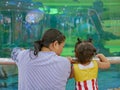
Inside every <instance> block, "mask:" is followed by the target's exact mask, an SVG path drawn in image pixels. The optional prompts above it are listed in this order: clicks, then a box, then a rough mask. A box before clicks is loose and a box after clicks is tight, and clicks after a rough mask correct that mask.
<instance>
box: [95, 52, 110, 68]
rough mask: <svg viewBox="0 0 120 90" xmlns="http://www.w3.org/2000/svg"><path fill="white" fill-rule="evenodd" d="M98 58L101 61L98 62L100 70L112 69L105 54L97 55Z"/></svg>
mask: <svg viewBox="0 0 120 90" xmlns="http://www.w3.org/2000/svg"><path fill="white" fill-rule="evenodd" d="M96 56H97V57H98V58H99V60H98V61H97V62H98V67H99V68H101V69H107V68H110V62H109V60H107V58H106V57H105V56H104V55H103V54H97V55H96Z"/></svg>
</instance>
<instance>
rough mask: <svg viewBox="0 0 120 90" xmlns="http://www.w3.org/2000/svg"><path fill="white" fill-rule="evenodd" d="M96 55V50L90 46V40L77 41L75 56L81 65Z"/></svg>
mask: <svg viewBox="0 0 120 90" xmlns="http://www.w3.org/2000/svg"><path fill="white" fill-rule="evenodd" d="M95 54H96V48H95V47H94V46H93V44H92V39H88V40H87V41H82V40H80V39H79V40H78V42H77V43H76V47H75V56H76V58H77V60H78V62H80V63H81V64H85V63H87V62H90V61H91V60H92V58H93V56H94V55H95Z"/></svg>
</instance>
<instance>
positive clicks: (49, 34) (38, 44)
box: [34, 29, 65, 55]
mask: <svg viewBox="0 0 120 90" xmlns="http://www.w3.org/2000/svg"><path fill="white" fill-rule="evenodd" d="M54 41H58V43H59V44H60V43H62V42H64V41H65V36H64V35H63V34H62V33H61V32H60V31H59V30H57V29H48V30H46V32H45V33H44V34H43V37H42V39H41V40H39V41H35V42H34V55H37V54H38V52H39V51H41V48H42V47H43V46H44V47H47V48H49V45H50V44H51V43H53V42H54Z"/></svg>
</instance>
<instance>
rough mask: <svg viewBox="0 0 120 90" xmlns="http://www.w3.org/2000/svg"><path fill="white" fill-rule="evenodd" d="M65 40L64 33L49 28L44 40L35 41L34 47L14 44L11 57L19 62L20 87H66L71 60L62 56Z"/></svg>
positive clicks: (31, 89)
mask: <svg viewBox="0 0 120 90" xmlns="http://www.w3.org/2000/svg"><path fill="white" fill-rule="evenodd" d="M64 44H65V36H64V35H63V34H62V33H61V32H60V31H58V30H56V29H49V30H47V31H46V32H45V33H44V35H43V37H42V39H41V40H39V41H35V43H34V50H29V49H28V50H22V49H21V48H14V49H13V51H12V59H13V60H14V61H15V62H16V64H17V66H18V78H19V79H18V80H19V81H18V89H19V90H65V86H66V82H67V79H68V78H69V75H70V71H71V64H70V61H69V60H68V59H67V58H65V57H62V56H60V54H61V52H62V50H63V47H64Z"/></svg>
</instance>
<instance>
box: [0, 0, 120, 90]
mask: <svg viewBox="0 0 120 90" xmlns="http://www.w3.org/2000/svg"><path fill="white" fill-rule="evenodd" d="M119 8H120V1H119V0H0V59H1V60H5V59H6V58H9V59H10V53H11V50H12V49H13V48H14V47H23V48H26V49H27V48H33V42H34V41H36V40H40V39H41V37H42V35H43V33H44V32H45V31H46V30H47V29H48V28H56V29H58V30H60V31H61V32H62V33H63V34H64V35H65V36H66V44H65V47H64V49H63V52H62V54H61V55H62V56H71V57H74V45H75V43H76V41H77V38H81V39H83V40H86V39H88V38H92V40H93V44H94V45H95V47H96V48H97V52H98V53H103V54H104V55H105V56H106V57H111V56H112V57H118V56H120V30H119V28H120V11H119ZM0 78H1V79H0V90H17V89H18V70H17V67H16V65H0ZM119 81H120V64H112V65H111V68H110V69H108V70H99V74H98V87H99V90H113V89H115V88H116V89H119V88H120V83H119ZM74 88H75V81H74V79H70V80H68V83H67V86H66V90H74Z"/></svg>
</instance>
